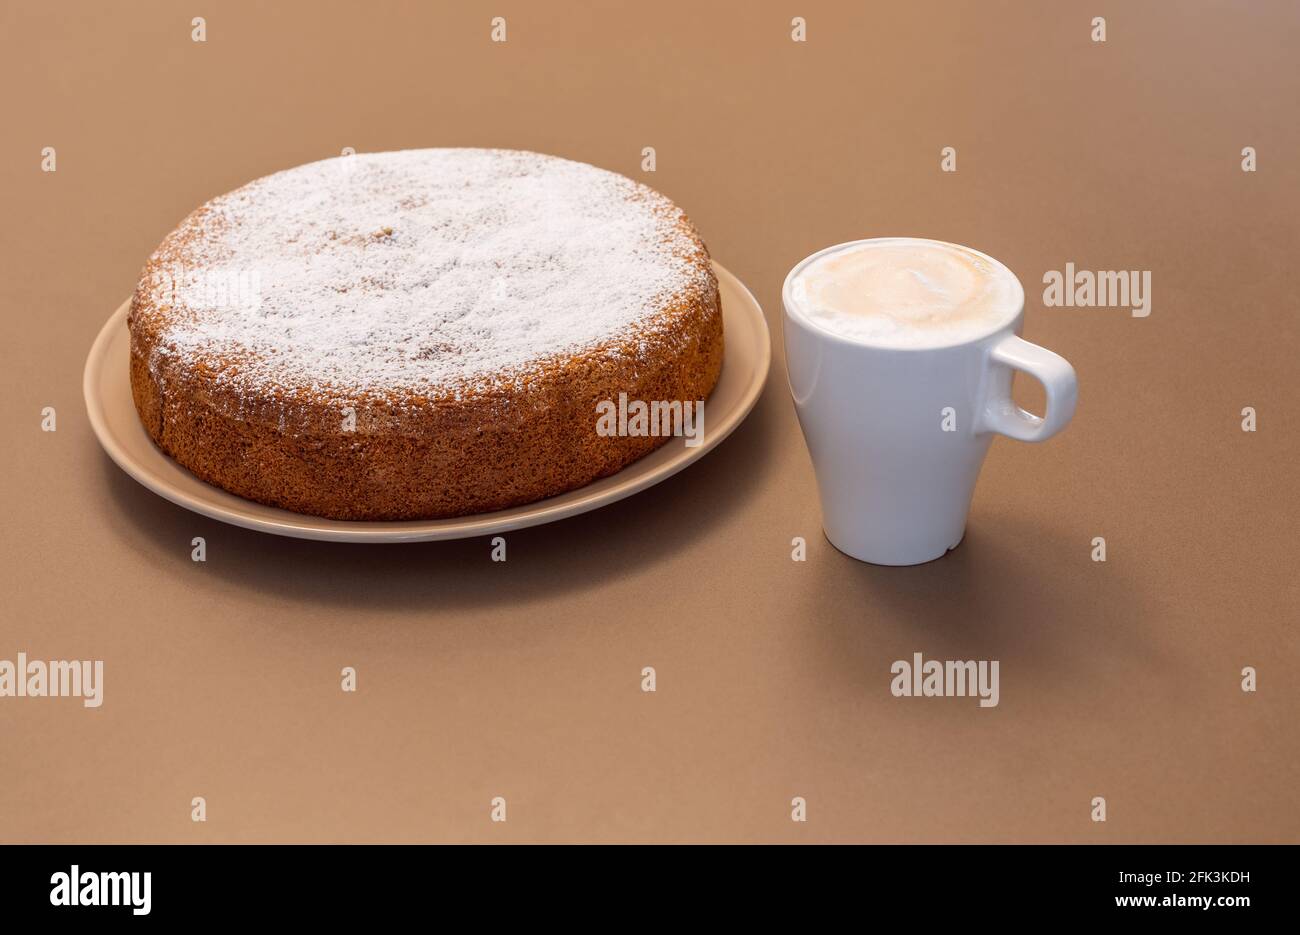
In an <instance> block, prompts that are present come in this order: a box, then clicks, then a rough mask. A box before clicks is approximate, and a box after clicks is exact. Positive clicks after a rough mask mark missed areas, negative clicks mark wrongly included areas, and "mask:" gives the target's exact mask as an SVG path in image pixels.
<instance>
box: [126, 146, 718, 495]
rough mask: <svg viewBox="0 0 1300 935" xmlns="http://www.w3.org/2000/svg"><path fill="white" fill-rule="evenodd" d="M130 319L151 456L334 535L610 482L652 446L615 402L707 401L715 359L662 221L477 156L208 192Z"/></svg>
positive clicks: (592, 181)
mask: <svg viewBox="0 0 1300 935" xmlns="http://www.w3.org/2000/svg"><path fill="white" fill-rule="evenodd" d="M128 322H129V326H130V331H131V391H132V394H133V397H134V399H135V406H136V410H137V411H138V412H139V415H140V419H141V420H142V422H143V423H144V426H145V428H146V429H147V430H148V432H149V434H150V435H151V436H152V437H153V439H154V441H155V442H156V443H157V444H158V446H159V447H160V448H161V449H162V450H163V451H165V452H166V453H167V454H169V455H170V456H171V457H173V458H174V459H175V460H176V461H178V462H179V463H181V464H182V465H184V466H185V467H186V468H188V469H189V470H190V471H192V472H193V473H194V474H196V475H198V476H199V477H201V478H202V479H203V480H205V481H207V482H209V483H211V484H215V485H217V486H218V487H222V488H224V489H226V490H228V491H230V492H232V493H235V494H238V495H239V496H242V497H247V498H249V499H251V500H256V501H259V502H261V503H265V504H270V505H273V506H278V507H283V508H286V509H289V510H294V511H297V512H300V513H309V514H313V515H316V516H323V517H330V518H334V519H349V520H396V519H419V518H435V517H449V516H461V515H466V514H470V513H480V512H485V511H490V510H497V509H503V508H505V507H510V506H515V505H518V504H523V503H529V502H531V501H534V500H539V499H541V498H543V497H548V496H552V495H555V494H558V493H562V492H564V491H567V490H572V489H574V488H576V487H580V486H582V485H584V484H587V483H590V482H591V481H593V480H595V479H597V478H600V477H604V476H606V475H609V474H612V473H614V472H615V471H618V470H619V469H621V468H623V467H624V466H626V465H627V464H629V463H630V462H632V461H634V460H635V459H637V458H640V457H642V456H643V455H645V454H647V453H649V452H650V451H652V450H653V449H655V448H656V447H658V446H659V445H661V444H663V443H664V442H666V441H667V440H668V438H669V437H671V436H670V435H669V434H668V433H667V432H666V431H650V432H647V431H644V429H645V425H644V420H642V423H641V424H640V426H638V425H637V423H636V420H635V419H633V420H627V419H625V418H624V417H623V416H624V413H625V412H626V410H627V408H628V407H629V405H632V404H635V402H636V401H644V402H645V403H647V404H648V403H652V402H662V403H674V402H680V403H690V404H700V405H702V401H703V400H704V399H705V398H706V397H707V396H708V394H709V392H710V391H711V390H712V389H713V386H714V384H715V383H716V382H717V379H718V374H719V372H720V370H721V367H722V353H723V335H722V312H721V307H720V304H719V300H718V284H717V279H716V278H715V276H714V274H713V270H712V267H711V265H710V261H709V254H708V251H707V249H706V248H705V246H704V243H703V242H702V241H701V240H700V237H699V235H698V234H697V233H696V231H695V229H694V227H693V226H692V225H691V223H690V221H689V220H688V219H687V218H686V215H685V214H683V213H682V211H681V210H680V209H679V208H677V207H676V206H675V205H674V204H673V203H672V202H671V201H669V200H668V199H667V198H665V197H664V196H662V195H660V194H658V193H657V192H655V191H653V190H651V189H649V188H647V187H646V186H644V185H641V184H639V183H637V182H633V181H632V180H630V179H627V178H624V177H623V176H621V175H616V174H614V173H612V172H607V171H605V170H602V169H598V168H595V167H594V166H590V165H587V164H585V163H580V162H573V161H570V160H567V159H560V158H556V157H553V156H544V155H539V154H536V153H528V152H517V151H512V150H494V149H426V150H409V151H402V152H391V153H373V154H365V155H353V156H343V157H340V158H337V159H329V160H325V161H323V162H316V163H312V164H310V165H305V166H300V167H298V168H296V169H290V170H288V171H285V172H279V173H277V174H275V175H271V176H267V177H266V178H262V179H258V180H257V181H255V182H252V183H250V184H248V185H245V186H244V187H242V188H239V189H236V190H235V191H233V192H231V193H229V194H226V195H222V196H221V197H219V198H215V199H213V200H212V201H210V202H208V203H207V204H205V205H203V206H202V207H200V208H199V209H198V210H196V211H195V212H194V213H192V214H191V215H190V216H189V217H187V218H186V219H185V220H184V221H183V222H182V223H181V225H180V226H179V227H178V228H177V229H176V230H174V231H173V232H172V233H171V234H169V235H168V236H167V237H166V238H165V239H164V240H163V242H162V244H161V245H159V247H158V249H157V250H156V251H155V252H154V254H153V255H152V256H151V257H150V258H149V261H148V263H147V265H146V266H145V269H144V272H143V274H142V276H141V278H140V283H139V285H138V287H137V288H136V291H135V295H134V297H133V298H132V301H131V309H130V316H129V318H128ZM629 401H631V403H629ZM612 407H618V410H619V416H618V417H617V419H608V418H605V417H606V416H608V415H609V414H610V412H611V408H612ZM663 411H664V412H667V411H668V410H667V408H665V409H664V410H663ZM603 418H604V422H603V423H602V419H603ZM615 424H617V431H611V427H612V426H614V425H615ZM638 428H639V429H640V430H638ZM652 428H656V427H652ZM678 428H679V430H680V424H679V426H678ZM688 428H689V426H688ZM679 433H680V432H679Z"/></svg>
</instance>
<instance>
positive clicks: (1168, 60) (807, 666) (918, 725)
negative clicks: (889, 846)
mask: <svg viewBox="0 0 1300 935" xmlns="http://www.w3.org/2000/svg"><path fill="white" fill-rule="evenodd" d="M3 11H4V12H3V14H0V15H2V16H3V22H0V27H2V28H0V34H2V35H3V39H2V41H3V48H2V49H0V76H2V77H3V83H2V87H3V94H4V107H3V114H4V117H3V119H4V133H3V145H2V146H0V171H2V172H3V203H4V205H5V210H4V224H3V225H0V238H2V240H0V256H3V257H4V266H5V276H4V282H3V286H2V287H0V288H2V289H3V293H2V298H3V314H4V324H5V337H4V340H3V341H2V342H0V372H2V373H3V374H4V381H5V390H4V393H3V397H0V411H2V412H3V417H4V421H3V425H4V426H5V446H6V452H5V457H4V458H3V461H2V462H0V481H2V484H0V491H2V492H0V497H3V501H2V504H0V505H2V507H3V534H2V536H0V548H2V550H3V552H2V554H0V568H3V572H4V575H5V578H6V584H5V587H4V605H5V606H4V608H3V610H2V611H0V621H2V623H0V627H2V629H0V658H7V659H13V658H15V656H16V654H17V653H18V652H19V651H25V652H27V653H28V654H29V655H30V656H32V657H33V658H44V659H52V658H53V659H60V658H76V659H82V658H89V659H103V660H104V661H105V665H106V673H105V702H104V705H103V707H102V708H99V709H98V710H88V709H85V708H83V707H82V706H81V704H80V702H79V701H77V700H72V699H58V700H55V699H44V700H37V699H13V698H9V699H0V737H2V739H0V840H7V841H273V840H294V841H378V840H386V841H427V840H450V841H557V840H577V841H629V840H630V841H1083V842H1088V841H1153V840H1163V841H1296V840H1298V839H1300V769H1298V766H1297V762H1298V761H1297V755H1298V753H1300V718H1297V713H1298V712H1300V687H1298V686H1297V666H1298V665H1300V652H1298V651H1297V639H1298V637H1297V623H1298V622H1300V615H1298V613H1297V609H1298V607H1297V603H1298V602H1297V594H1296V585H1295V583H1294V582H1295V571H1294V566H1295V565H1296V547H1295V529H1296V522H1297V518H1298V517H1297V507H1296V504H1297V483H1296V463H1297V455H1298V454H1300V444H1298V443H1297V431H1296V429H1297V424H1296V423H1297V415H1296V411H1297V403H1298V402H1300V399H1298V398H1297V390H1296V377H1297V366H1296V359H1297V325H1296V321H1297V303H1296V289H1295V281H1294V268H1295V262H1296V254H1297V243H1298V242H1300V240H1298V238H1297V226H1298V223H1300V222H1298V221H1297V217H1298V216H1300V197H1298V196H1297V193H1298V192H1300V129H1298V124H1297V121H1296V119H1295V117H1296V102H1297V100H1300V72H1298V71H1297V69H1296V67H1295V58H1294V55H1295V49H1296V48H1297V47H1300V8H1298V7H1297V6H1296V5H1295V4H1293V3H1286V2H1279V3H1266V2H1254V3H1234V4H1229V3H1177V4H1175V3H1164V4H1160V3H1117V2H1113V0H1095V2H1089V3H1084V4H1076V3H1051V4H1046V3H1031V2H1024V3H1014V4H993V3H990V4H980V5H976V4H965V3H956V2H940V3H913V2H909V3H901V2H900V3H893V4H888V5H885V4H872V5H867V4H856V3H855V4H850V3H847V2H846V3H819V2H812V0H786V2H780V3H745V4H743V5H741V4H736V5H734V7H732V8H730V9H729V8H728V7H726V6H723V5H721V4H717V5H715V4H703V3H699V2H682V3H677V2H654V3H635V4H632V3H629V4H626V5H624V6H621V7H618V6H613V5H611V6H605V5H601V4H590V3H577V2H574V3H564V4H560V3H545V4H543V3H533V2H528V3H525V2H505V0H500V2H498V0H492V2H490V3H488V2H484V3H458V4H451V3H446V4H434V3H426V2H420V3H416V2H412V3H373V4H360V3H358V4H355V5H332V4H321V3H300V4H297V3H295V4H288V3H285V4H260V3H259V4H254V3H248V4H235V5H232V4H225V3H219V2H214V0H206V2H204V3H201V4H193V3H191V4H172V5H168V4H161V3H131V4H103V3H95V4H89V3H87V4H82V5H69V4H37V3H6V4H4V6H3ZM194 15H204V16H206V17H207V23H208V41H207V42H206V43H205V44H196V43H193V42H191V41H190V28H191V27H190V19H191V17H192V16H194ZM495 15H503V16H506V17H507V19H508V23H509V34H508V35H509V41H508V42H507V43H506V44H504V45H500V44H493V43H491V42H490V41H489V20H490V18H491V17H492V16H495ZM795 15H800V16H804V17H806V19H807V21H808V30H809V33H808V36H809V37H808V42H807V43H806V44H796V43H793V42H791V41H790V36H789V34H790V20H791V17H792V16H795ZM1094 15H1105V16H1106V17H1107V20H1108V41H1107V42H1106V43H1105V44H1097V43H1093V42H1091V41H1090V40H1089V32H1090V29H1091V26H1090V21H1091V18H1092V17H1093V16H1094ZM444 145H473V146H503V147H517V148H524V149H534V150H539V151H542V152H548V153H556V154H559V155H563V156H569V157H572V158H576V159H581V160H584V161H588V162H592V163H594V164H596V165H599V166H603V167H606V168H609V169H613V170H616V171H620V172H623V173H626V174H628V175H631V176H633V177H636V178H643V179H645V180H646V181H647V182H649V183H650V184H651V185H653V186H655V187H657V188H659V189H661V190H662V191H664V192H665V193H666V194H668V195H669V196H670V197H672V198H673V199H675V200H676V201H677V202H678V203H679V204H681V205H682V206H683V207H684V208H685V209H686V210H687V211H688V212H689V213H690V214H691V216H692V217H693V219H694V220H695V221H696V223H697V224H698V226H699V228H700V229H701V231H703V233H704V236H705V238H706V240H707V241H708V243H709V246H710V247H711V248H712V250H713V252H714V254H715V256H716V257H717V258H718V260H719V261H720V262H722V263H723V264H724V265H725V266H727V267H728V268H729V269H731V270H732V271H733V272H735V273H736V274H737V275H739V276H740V277H741V279H743V280H744V281H745V282H746V283H747V284H749V286H750V287H751V289H753V291H754V292H755V294H756V295H757V297H758V299H759V301H760V302H761V303H762V304H763V306H764V309H765V310H766V313H767V316H768V320H769V322H770V323H771V325H772V330H773V339H774V342H775V344H776V347H775V356H774V360H773V369H772V374H771V377H770V380H769V385H768V387H767V390H766V392H765V394H764V396H763V398H762V400H761V401H760V403H759V405H758V408H757V409H756V410H755V412H754V414H753V415H752V416H751V417H750V419H749V420H748V421H747V422H746V424H745V425H744V426H743V427H742V428H741V429H740V430H739V431H738V432H737V433H736V434H735V436H733V437H732V438H731V439H729V440H728V441H727V442H726V443H724V445H723V446H722V447H721V448H720V449H719V450H717V451H716V452H714V453H712V454H710V455H709V456H708V457H707V458H705V459H704V460H703V461H701V462H700V463H699V464H698V465H696V466H694V467H692V468H690V469H688V470H687V471H685V472H683V473H682V474H680V475H678V476H676V477H674V478H672V479H671V480H669V481H667V482H665V483H664V484H662V485H660V486H658V487H655V488H654V489H652V490H650V491H648V492H646V493H644V494H641V495H638V496H636V497H634V498H632V499H631V500H628V501H625V502H622V503H619V504H617V505H614V506H611V507H608V508H606V509H604V510H601V511H598V512H596V513H592V514H588V515H586V516H583V517H580V518H576V519H572V520H569V521H566V522H562V523H557V524H555V525H553V526H549V527H544V528H538V529H532V530H528V531H525V532H521V533H516V534H512V535H510V536H509V561H508V562H507V563H506V564H505V565H501V564H494V563H492V562H490V561H489V546H488V543H487V542H486V541H485V540H470V541H464V542H456V543H446V544H427V545H415V546H401V547H398V546H387V547H375V546H370V547H367V546H349V545H335V544H325V543H311V542H301V541H296V540H290V539H280V538H274V537H270V536H264V535H259V534H257V533H252V532H246V531H243V530H240V529H236V528H232V527H228V526H223V525H221V524H218V523H215V522H212V521H209V520H207V519H204V518H202V517H199V516H195V515H191V514H189V513H187V512H185V511H184V510H181V509H179V508H177V507H174V506H172V505H170V504H168V503H166V502H164V501H162V500H161V499H159V498H157V497H155V496H153V495H152V494H150V493H148V492H147V491H145V490H144V489H143V488H141V487H139V486H137V485H136V484H135V483H134V482H133V481H131V480H130V479H128V478H127V477H126V476H125V475H124V474H122V473H121V472H120V471H119V470H117V469H116V468H115V467H114V466H113V465H112V464H111V463H110V462H109V460H108V459H107V457H106V456H104V455H103V454H102V453H101V451H100V449H99V447H98V445H97V444H96V442H95V440H94V438H93V436H92V434H91V432H90V430H89V427H88V425H87V421H86V417H85V413H84V407H83V404H82V400H81V372H82V366H83V364H84V360H85V356H86V352H87V351H88V349H89V347H90V344H91V341H92V340H93V338H94V336H95V334H96V333H97V331H98V329H99V327H100V325H101V324H102V323H103V321H104V320H105V319H106V318H107V317H108V315H109V314H110V313H111V312H112V311H113V310H114V309H115V308H116V307H117V306H118V304H119V303H120V302H121V301H122V299H123V298H124V297H125V296H127V295H128V293H129V292H130V290H131V289H132V287H133V286H134V283H135V279H136V276H137V275H138V272H139V269H140V267H141V265H142V263H143V261H144V258H145V257H146V255H147V254H148V253H149V251H150V250H151V249H152V248H153V246H154V245H155V244H156V243H157V241H158V240H160V239H161V238H162V236H163V235H164V234H165V233H166V232H167V231H168V230H169V229H171V228H172V227H173V226H174V225H175V224H176V222H177V221H179V220H180V218H181V217H183V216H184V215H185V214H186V213H187V212H188V211H189V210H190V209H191V208H193V207H194V206H195V205H197V204H198V203H200V202H202V201H204V200H206V199H207V198H209V197H211V196H213V195H216V194H218V193H220V192H223V191H226V190H228V189H231V188H233V187H236V186H237V185H239V184H241V183H243V182H245V181H247V180H249V179H252V178H254V177H257V176H260V175H264V174H266V173H269V172H272V171H274V170H278V169H282V168H286V167H289V166H293V165H296V164H299V163H303V162H308V161H311V160H315V159H319V158H323V157H327V156H331V155H335V154H337V153H338V152H339V151H340V150H341V149H342V148H343V147H345V146H352V147H355V148H356V149H357V150H359V151H371V150H385V149H399V148H407V147H420V146H444ZM949 145H951V146H955V147H956V148H957V150H958V170H959V171H958V172H957V173H955V174H945V173H942V172H940V170H939V160H940V149H941V148H942V147H944V146H949ZM1247 145H1250V146H1254V147H1256V148H1257V150H1258V152H1259V171H1258V172H1257V173H1255V174H1245V173H1243V172H1242V171H1241V170H1240V159H1241V157H1240V151H1241V149H1242V147H1243V146H1247ZM44 146H54V147H56V148H57V152H58V171H57V172H56V173H54V174H46V173H42V172H41V171H40V151H41V148H42V147H44ZM644 146H654V147H656V149H657V151H658V172H657V173H655V174H653V175H647V174H643V173H641V171H640V168H639V163H640V152H641V148H642V147H644ZM886 234H911V235H921V236H930V237H938V238H943V239H947V240H954V241H958V242H962V243H967V244H971V245H973V246H976V247H978V248H980V249H982V250H985V251H987V252H989V253H991V254H993V255H994V256H996V257H998V258H1000V259H1002V260H1003V261H1005V262H1006V263H1007V264H1008V265H1009V266H1010V267H1011V268H1012V269H1014V270H1016V271H1017V272H1018V273H1019V274H1020V276H1021V278H1022V279H1023V280H1024V282H1025V283H1026V291H1027V293H1028V295H1029V301H1030V308H1029V311H1028V323H1027V328H1026V336H1027V337H1028V338H1029V339H1031V340H1034V341H1037V342H1039V343H1042V344H1044V345H1046V346H1048V347H1051V348H1053V349H1054V350H1056V351H1058V352H1060V353H1062V354H1063V355H1065V356H1066V357H1067V358H1069V359H1070V360H1071V361H1072V362H1073V363H1074V365H1075V367H1076V368H1077V370H1078V373H1079V380H1080V385H1081V399H1080V404H1079V410H1078V414H1077V416H1076V418H1075V420H1074V424H1073V425H1072V426H1071V427H1070V429H1069V430H1068V431H1067V432H1066V433H1065V434H1064V435H1062V436H1061V437H1059V438H1057V439H1055V440H1053V441H1052V442H1050V443H1049V444H1047V445H1044V446H1030V445H1024V444H1018V443H1014V442H1011V441H1008V440H1005V439H1001V440H998V441H997V442H996V443H995V444H994V445H993V448H992V451H991V453H990V456H989V459H988V462H987V464H986V465H985V469H984V473H983V475H982V478H981V481H980V485H979V489H978V490H977V492H976V496H975V503H974V507H973V512H972V516H971V521H970V527H969V532H968V535H967V538H966V541H965V543H964V544H963V545H962V546H961V547H960V548H959V549H958V550H957V551H955V552H953V553H952V554H951V555H949V556H948V557H947V558H945V559H943V560H941V561H938V562H935V563H932V564H929V565H925V566H920V567H915V568H906V569H887V568H876V567H871V566H867V565H861V564H858V563H855V562H853V561H852V560H850V559H848V558H846V557H844V556H842V555H840V554H839V553H837V552H836V551H835V550H834V549H832V548H831V547H830V546H829V545H828V544H827V543H826V541H825V539H824V538H823V537H822V536H821V534H820V531H819V526H818V507H817V501H816V491H815V487H814V484H813V477H812V472H811V466H810V463H809V460H808V456H807V454H806V451H805V449H804V447H803V445H802V441H801V439H800V436H799V432H798V427H797V424H796V421H795V418H794V412H793V407H792V405H791V403H790V400H789V398H788V394H787V390H786V386H785V379H784V362H783V358H782V356H781V353H780V315H779V313H780V305H779V303H780V295H779V290H780V284H781V281H782V279H783V277H784V275H785V273H786V271H787V270H788V269H789V267H790V266H792V265H793V264H794V263H795V262H796V261H797V260H799V259H800V258H801V257H803V256H805V255H806V254H808V253H810V252H812V251H813V250H815V249H817V248H820V247H822V246H825V245H827V244H831V243H835V242H838V241H843V240H847V239H852V238H857V237H865V236H876V235H886ZM1069 261H1072V262H1074V263H1075V264H1076V265H1077V266H1078V267H1079V268H1082V269H1139V270H1143V269H1145V270H1151V271H1152V274H1153V280H1154V281H1153V304H1152V309H1153V310H1152V314H1151V316H1150V318H1148V319H1145V320H1138V319H1133V318H1131V317H1130V316H1129V315H1128V314H1127V312H1125V311H1124V310H1119V309H1044V308H1042V306H1041V295H1042V287H1041V285H1040V283H1041V277H1042V274H1043V272H1044V271H1045V270H1049V269H1058V270H1059V269H1062V268H1063V267H1064V265H1065V263H1066V262H1069ZM1024 398H1025V399H1026V401H1029V402H1032V401H1033V400H1034V394H1033V393H1032V392H1028V393H1027V394H1026V395H1025V397H1024ZM51 405H52V406H56V407H57V410H58V419H59V421H58V431H57V432H56V433H54V434H47V433H42V432H41V431H40V430H39V421H40V410H41V407H43V406H51ZM1243 406H1254V407H1255V408H1256V409H1257V410H1258V413H1259V431H1258V432H1257V433H1255V434H1246V433H1243V432H1242V431H1241V430H1240V419H1241V416H1240V412H1241V409H1242V407H1243ZM193 536H204V537H206V539H207V542H208V561H207V563H206V564H195V563H193V562H191V561H190V557H189V553H190V546H189V542H190V539H191V538H192V537H193ZM794 536H805V537H807V539H808V542H809V555H808V561H807V562H806V563H804V564H796V563H794V562H792V561H791V560H790V543H791V539H792V537H794ZM1094 536H1104V537H1106V540H1107V543H1108V552H1109V561H1107V562H1106V563H1105V564H1098V563H1094V562H1092V561H1091V560H1090V558H1089V552H1090V548H1091V547H1090V542H1091V540H1092V538H1093V537H1094ZM914 651H920V652H923V653H924V654H925V655H926V657H927V658H938V659H964V658H974V659H998V660H1000V662H1001V672H1002V679H1001V682H1002V684H1001V689H1002V701H1001V705H1000V706H999V707H997V708H995V709H989V710H986V709H981V708H979V707H978V706H977V704H976V702H975V701H974V700H973V699H897V698H894V697H892V696H891V695H890V693H889V680H890V675H889V666H890V663H891V662H892V661H893V660H895V659H900V658H910V656H911V654H912V653H913V652H914ZM347 665H350V666H355V667H356V668H357V669H358V671H359V683H360V691H359V692H358V693H357V694H355V695H348V694H344V693H342V692H341V691H340V688H339V671H340V669H341V668H342V667H343V666H347ZM646 665H653V666H655V667H656V668H657V670H658V678H659V690H658V692H657V693H656V694H644V693H642V692H641V691H640V688H639V682H640V670H641V668H642V666H646ZM1246 665H1253V666H1256V667H1258V669H1259V686H1260V688H1259V692H1258V693H1257V694H1254V695H1251V694H1245V693H1243V692H1242V691H1241V690H1240V686H1239V682H1240V670H1241V668H1242V667H1243V666H1246ZM196 795H202V796H205V797H206V798H207V802H208V819H209V820H208V821H207V823H206V824H195V823H192V822H191V821H190V800H191V798H192V797H193V796H196ZM496 795H502V796H505V797H506V798H507V799H508V801H509V821H508V823H506V824H504V825H502V824H493V823H492V822H490V821H489V800H490V799H491V798H492V797H493V796H496ZM796 795H800V796H804V797H806V799H807V800H808V803H809V804H808V808H809V821H808V822H807V823H806V824H795V823H793V822H791V821H790V817H789V813H790V800H791V798H792V797H793V796H796ZM1095 795H1103V796H1105V797H1106V799H1107V801H1108V805H1109V821H1108V822H1106V823H1105V824H1096V823H1093V822H1092V821H1091V820H1090V818H1089V811H1090V804H1089V803H1090V800H1091V798H1092V797H1093V796H1095Z"/></svg>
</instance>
